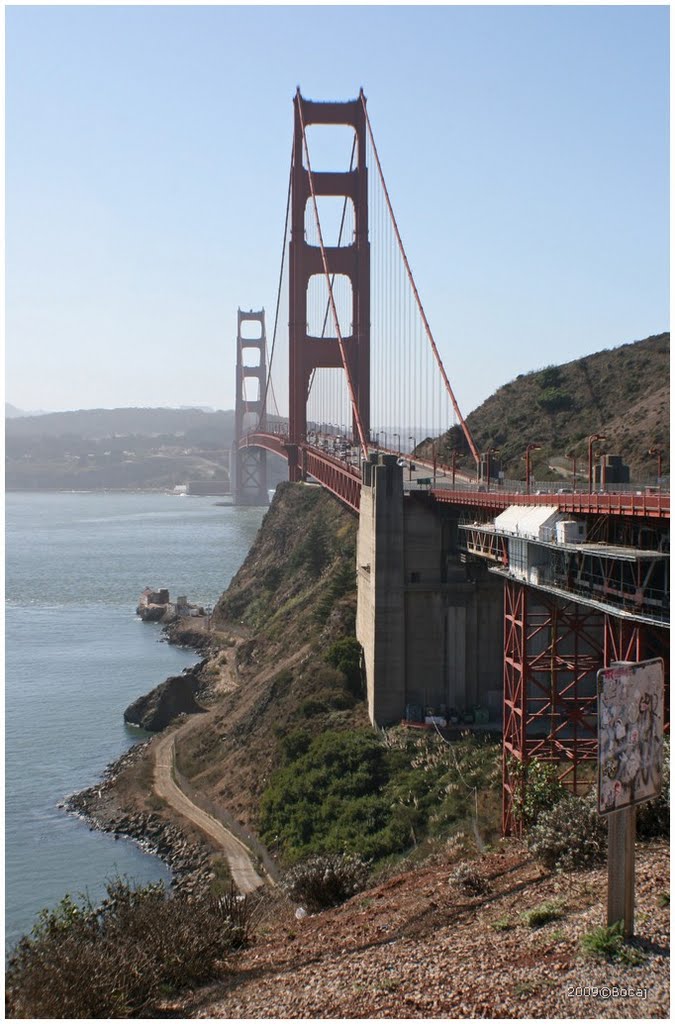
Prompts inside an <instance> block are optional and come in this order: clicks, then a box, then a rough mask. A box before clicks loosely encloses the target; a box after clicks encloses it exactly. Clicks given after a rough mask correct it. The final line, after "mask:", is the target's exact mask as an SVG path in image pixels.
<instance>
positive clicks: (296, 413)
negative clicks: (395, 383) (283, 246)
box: [289, 90, 370, 480]
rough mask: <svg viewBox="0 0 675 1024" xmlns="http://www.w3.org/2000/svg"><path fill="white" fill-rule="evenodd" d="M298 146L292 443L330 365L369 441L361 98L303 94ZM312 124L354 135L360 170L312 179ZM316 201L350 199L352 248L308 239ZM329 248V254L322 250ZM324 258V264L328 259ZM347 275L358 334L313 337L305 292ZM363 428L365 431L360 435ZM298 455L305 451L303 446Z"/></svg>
mask: <svg viewBox="0 0 675 1024" xmlns="http://www.w3.org/2000/svg"><path fill="white" fill-rule="evenodd" d="M294 108H295V128H294V143H293V168H292V182H293V185H292V200H291V242H290V265H289V278H290V283H289V287H290V318H289V319H290V323H289V441H290V442H291V443H292V444H294V445H296V446H300V445H303V444H305V442H306V435H307V395H308V388H309V379H310V376H311V374H312V371H313V370H315V369H320V368H324V367H340V366H345V365H347V366H348V367H349V376H350V377H351V384H352V388H353V392H354V400H355V403H356V408H357V410H358V423H357V421H356V420H357V417H354V420H355V422H354V424H353V425H354V432H355V433H356V434H358V435H359V437H360V436H361V434H363V436H364V438H366V439H367V437H368V434H369V431H370V246H369V242H368V179H367V169H366V129H365V119H364V112H363V105H362V103H361V101H360V99H356V100H351V101H350V102H348V103H315V102H313V101H311V100H307V99H304V98H303V97H302V96H301V95H300V92H299V90H298V92H297V94H296V96H295V100H294ZM311 124H324V125H349V126H351V127H353V129H354V132H355V135H356V148H357V158H356V167H354V168H353V169H352V170H351V171H345V172H325V173H321V174H317V173H315V174H310V170H309V169H308V168H305V167H304V166H303V151H304V148H305V142H304V135H305V129H306V127H307V126H309V125H311ZM312 193H313V194H314V196H315V197H316V196H324V195H329V196H344V197H346V198H349V199H351V201H352V203H353V205H354V214H355V238H354V242H353V244H352V245H346V246H340V247H328V248H326V247H322V249H320V248H317V247H316V246H311V245H308V244H307V242H306V241H305V208H306V205H307V202H308V201H309V200H310V198H311V197H312ZM322 250H323V252H322ZM324 257H325V259H324ZM324 273H328V275H329V277H328V281H329V283H330V275H334V274H345V275H346V276H347V277H348V278H349V279H350V282H351V286H352V324H353V328H352V335H351V336H350V337H343V338H342V345H340V343H339V340H338V338H337V337H334V338H312V337H310V336H309V335H308V334H307V287H308V284H309V280H310V278H311V277H312V276H313V275H316V274H324ZM359 423H360V430H359ZM298 451H299V448H298ZM289 475H290V478H291V480H299V479H300V477H301V475H302V470H301V466H300V465H299V464H298V463H297V461H289Z"/></svg>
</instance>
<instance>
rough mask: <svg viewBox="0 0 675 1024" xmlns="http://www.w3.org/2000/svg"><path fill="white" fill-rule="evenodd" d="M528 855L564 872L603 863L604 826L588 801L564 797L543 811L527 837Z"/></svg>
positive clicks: (604, 852)
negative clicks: (532, 855) (529, 851)
mask: <svg viewBox="0 0 675 1024" xmlns="http://www.w3.org/2000/svg"><path fill="white" fill-rule="evenodd" d="M528 838H529V845H530V849H531V850H532V853H533V854H534V856H535V857H537V859H538V860H540V861H541V862H542V863H543V864H544V866H545V867H547V868H562V869H564V870H567V871H571V870H574V869H576V868H585V867H590V866H591V865H593V864H596V863H598V862H599V861H602V860H604V858H605V854H606V850H607V831H606V828H605V823H604V821H603V820H602V818H601V817H600V815H599V814H598V812H597V810H596V809H595V806H594V803H593V802H592V801H591V800H590V799H589V798H586V799H583V800H582V799H580V798H579V797H576V796H569V795H567V796H565V797H563V799H562V800H560V801H559V802H558V803H557V804H556V805H555V806H554V807H552V808H551V809H550V810H548V811H544V812H543V814H541V815H540V817H539V820H538V821H537V823H536V824H535V825H534V826H533V828H532V829H531V831H530V834H529V837H528Z"/></svg>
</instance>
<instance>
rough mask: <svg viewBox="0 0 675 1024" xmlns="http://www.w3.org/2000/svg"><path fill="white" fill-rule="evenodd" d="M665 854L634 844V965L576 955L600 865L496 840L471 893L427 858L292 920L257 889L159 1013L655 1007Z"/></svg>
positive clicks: (660, 997) (664, 958) (662, 1003)
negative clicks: (578, 866)
mask: <svg viewBox="0 0 675 1024" xmlns="http://www.w3.org/2000/svg"><path fill="white" fill-rule="evenodd" d="M668 855H669V850H668V846H667V844H666V843H664V842H653V843H650V844H640V845H639V847H638V855H637V868H636V875H637V885H636V890H637V891H636V943H635V945H636V947H637V948H638V949H639V950H640V951H641V953H642V962H641V963H638V964H635V965H626V964H623V963H607V962H605V961H602V962H596V961H593V960H589V959H588V958H587V957H586V956H585V955H584V954H583V953H582V952H581V950H580V947H579V940H580V937H581V936H582V935H584V934H585V933H586V932H588V931H589V930H590V929H591V928H594V927H596V926H597V925H601V924H604V914H605V892H606V878H607V875H606V868H599V869H597V870H593V871H584V872H578V873H565V874H550V873H549V872H546V871H544V870H543V869H542V868H541V867H540V866H539V865H538V864H536V863H535V862H533V861H532V860H531V859H530V858H529V857H528V855H527V853H526V852H525V851H524V850H522V849H519V848H518V847H515V846H514V845H513V844H508V843H505V844H503V845H502V846H501V847H500V850H499V851H498V852H493V853H490V854H488V855H486V856H485V857H483V858H480V859H479V860H477V861H475V862H474V864H475V865H476V867H477V868H478V870H479V873H480V874H481V876H482V877H483V878H484V879H485V880H486V883H487V891H486V892H484V893H483V894H481V895H471V894H467V893H466V891H465V890H464V889H463V888H462V886H461V885H460V884H459V883H458V882H456V881H454V880H453V878H452V875H453V872H454V867H453V865H452V864H451V863H449V861H448V859H447V858H445V859H444V860H443V859H442V858H439V859H436V860H435V862H434V863H430V864H427V865H425V866H422V867H420V868H418V869H416V870H413V871H409V872H407V873H405V874H402V875H399V876H397V877H395V878H392V879H390V880H389V881H386V882H384V883H382V884H381V885H380V886H379V887H377V888H375V889H372V890H370V891H368V892H366V893H362V894H361V895H359V896H356V897H354V898H353V899H352V900H350V901H349V903H346V904H344V906H342V907H339V908H336V909H335V910H331V911H326V912H324V913H323V914H317V915H314V916H308V917H305V918H304V919H301V920H297V919H296V917H295V908H294V907H291V906H290V905H288V904H284V902H283V900H282V898H281V897H279V896H277V897H274V896H270V897H268V901H267V904H263V907H264V911H265V912H264V917H263V919H262V920H261V921H260V923H259V925H258V929H257V937H256V939H255V941H254V943H253V944H252V945H251V946H250V947H249V948H248V949H246V950H243V951H242V952H241V953H240V954H238V955H237V956H236V957H234V958H233V960H232V961H230V962H229V964H228V965H227V970H226V972H225V973H224V975H223V978H222V980H220V981H219V982H217V983H215V984H213V985H211V986H210V987H209V988H207V989H202V990H200V991H199V992H196V993H194V994H193V995H192V996H191V997H190V998H189V999H188V1000H185V1001H183V1002H181V1003H180V1004H173V1006H167V1007H166V1008H165V1011H166V1016H179V1017H183V1018H185V1017H193V1018H194V1017H196V1018H216V1019H217V1018H230V1019H231V1018H245V1019H248V1018H253V1019H260V1018H319V1019H322V1018H336V1017H342V1018H352V1019H354V1018H432V1019H434V1018H453V1017H454V1018H475V1017H496V1018H515V1019H518V1018H528V1017H530V1018H551V1017H553V1018H555V1017H559V1018H560V1017H562V1018H605V1017H606V1018H617V1019H619V1018H624V1019H626V1018H628V1019H635V1018H642V1019H644V1018H666V1017H668V1016H669V953H668V942H669V917H670V910H669V906H667V905H665V906H664V905H662V904H664V903H665V898H664V897H665V894H666V893H669V889H670V879H669V867H668V859H669V858H668ZM549 902H554V903H555V905H556V906H557V907H558V908H559V911H560V914H561V916H560V918H559V919H557V920H554V921H551V922H550V923H548V924H545V925H543V926H541V927H538V928H534V927H530V925H528V924H527V922H526V921H525V920H524V918H523V915H524V914H525V913H526V912H527V911H529V910H532V909H533V908H536V907H539V906H541V904H542V903H549Z"/></svg>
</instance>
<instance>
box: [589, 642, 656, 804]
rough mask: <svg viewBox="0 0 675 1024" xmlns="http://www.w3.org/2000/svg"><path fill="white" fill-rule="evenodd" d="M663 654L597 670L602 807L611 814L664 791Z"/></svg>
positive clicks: (600, 802)
mask: <svg viewBox="0 0 675 1024" xmlns="http://www.w3.org/2000/svg"><path fill="white" fill-rule="evenodd" d="M662 762H663V659H662V658H654V659H653V660H652V661H642V662H636V663H635V664H621V663H617V664H616V665H612V666H611V667H610V668H603V669H601V670H600V671H599V672H598V811H599V812H600V814H608V813H609V812H610V811H620V810H621V809H622V808H623V807H630V806H631V805H632V804H637V803H641V802H642V801H643V800H652V799H653V798H654V797H655V796H658V794H659V793H660V792H661V775H662Z"/></svg>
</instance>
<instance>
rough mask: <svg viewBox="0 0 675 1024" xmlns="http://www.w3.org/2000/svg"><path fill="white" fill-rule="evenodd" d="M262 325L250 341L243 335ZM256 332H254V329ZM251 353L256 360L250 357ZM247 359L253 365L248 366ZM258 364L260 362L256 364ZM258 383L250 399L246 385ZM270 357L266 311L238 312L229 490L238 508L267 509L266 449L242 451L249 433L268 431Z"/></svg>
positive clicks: (253, 448) (246, 449) (245, 448)
mask: <svg viewBox="0 0 675 1024" xmlns="http://www.w3.org/2000/svg"><path fill="white" fill-rule="evenodd" d="M248 323H252V324H259V328H260V333H259V334H257V333H256V334H254V336H253V337H248V336H247V335H248V332H245V333H242V326H243V325H244V324H248ZM254 330H255V329H254ZM249 352H253V353H257V356H251V355H248V353H249ZM246 359H253V360H254V362H251V363H247V362H246V361H245V360H246ZM255 360H257V361H255ZM249 378H252V379H253V380H257V382H258V389H257V395H256V397H255V398H247V394H246V381H247V380H248V379H249ZM266 384H267V357H266V337H265V310H264V309H261V310H258V311H254V310H252V309H251V310H249V311H248V312H244V311H243V310H241V309H239V310H237V393H236V397H235V405H234V438H233V440H232V452H231V458H230V486H231V490H232V500H233V501H234V504H235V505H267V504H268V503H269V495H268V492H267V453H266V451H265V449H264V448H257V447H253V446H251V447H246V446H244V447H243V448H240V447H239V445H240V442H241V440H242V438H245V436H246V434H247V433H248V432H249V431H250V430H255V429H260V430H264V429H265V388H266Z"/></svg>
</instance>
